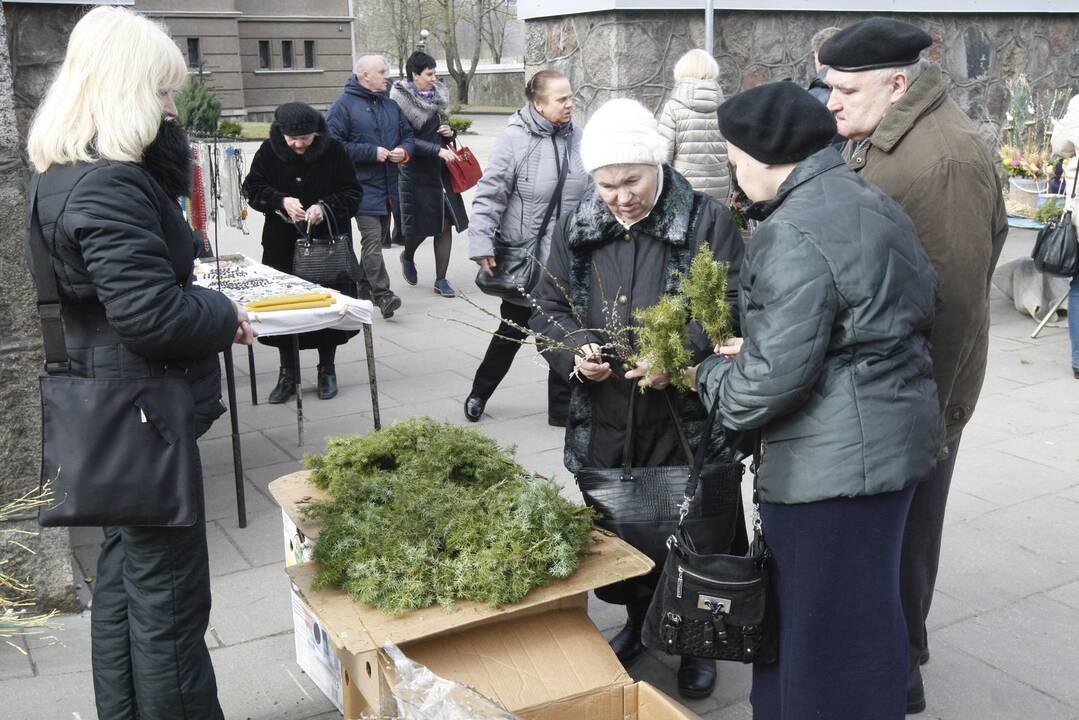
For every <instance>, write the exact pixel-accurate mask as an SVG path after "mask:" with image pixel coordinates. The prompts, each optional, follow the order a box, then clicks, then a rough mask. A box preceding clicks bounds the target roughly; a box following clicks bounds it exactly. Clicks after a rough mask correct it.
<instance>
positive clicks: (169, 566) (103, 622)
mask: <svg viewBox="0 0 1079 720" xmlns="http://www.w3.org/2000/svg"><path fill="white" fill-rule="evenodd" d="M200 495H201V491H200ZM104 532H105V540H104V542H103V543H102V545H101V556H100V557H99V558H98V563H97V581H96V586H95V587H94V602H93V606H92V608H91V611H90V627H91V630H90V633H91V648H92V650H91V654H92V664H93V678H94V695H95V698H96V702H97V714H98V717H100V718H102V719H104V718H108V720H223V718H224V715H223V714H222V712H221V706H220V705H219V704H218V702H217V681H216V679H215V677H214V669H213V665H212V664H211V662H210V653H209V650H208V649H207V648H206V642H205V640H204V636H205V635H206V628H207V625H208V624H209V621H210V566H209V556H208V554H207V550H206V519H205V516H204V504H203V501H202V500H201V498H200V501H199V518H198V520H197V521H196V522H195V524H194V525H192V526H191V527H184V528H151V527H139V528H133V527H106V528H104Z"/></svg>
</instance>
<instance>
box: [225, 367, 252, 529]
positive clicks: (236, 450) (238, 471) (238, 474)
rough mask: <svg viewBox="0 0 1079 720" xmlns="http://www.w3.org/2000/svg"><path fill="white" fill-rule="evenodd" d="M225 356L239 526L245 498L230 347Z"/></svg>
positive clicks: (243, 516)
mask: <svg viewBox="0 0 1079 720" xmlns="http://www.w3.org/2000/svg"><path fill="white" fill-rule="evenodd" d="M222 355H224V356H225V381H226V382H225V384H226V386H227V388H228V397H229V422H230V423H231V425H232V472H233V475H234V476H235V478H236V516H237V519H238V520H239V522H240V527H242V528H245V527H247V499H246V498H245V497H244V463H243V456H242V455H241V453H240V418H239V414H238V411H237V409H236V368H235V367H233V364H232V348H231V347H230V348H229V349H228V350H226V351H225V352H223V353H222Z"/></svg>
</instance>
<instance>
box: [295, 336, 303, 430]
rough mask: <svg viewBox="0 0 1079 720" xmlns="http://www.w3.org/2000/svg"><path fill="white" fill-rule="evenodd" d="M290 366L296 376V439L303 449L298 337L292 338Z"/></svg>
mask: <svg viewBox="0 0 1079 720" xmlns="http://www.w3.org/2000/svg"><path fill="white" fill-rule="evenodd" d="M292 364H293V367H294V368H295V375H296V438H297V442H298V443H299V444H300V447H303V385H301V384H300V336H299V335H298V334H297V335H293V336H292Z"/></svg>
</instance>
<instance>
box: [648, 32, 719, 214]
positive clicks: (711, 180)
mask: <svg viewBox="0 0 1079 720" xmlns="http://www.w3.org/2000/svg"><path fill="white" fill-rule="evenodd" d="M718 77H719V65H718V64H717V63H716V61H715V59H714V58H713V57H712V56H711V55H709V54H708V53H706V52H705V51H704V50H697V49H694V50H690V51H689V52H687V53H686V54H685V55H683V56H682V57H681V58H680V59H679V60H678V63H677V64H676V65H675V66H674V83H675V85H674V90H672V91H671V97H670V99H669V100H667V103H666V105H664V106H663V111H662V112H661V113H660V117H659V131H660V133H662V135H663V137H664V138H666V140H667V162H668V164H670V165H672V166H673V167H674V169H675V170H677V171H678V172H680V173H681V174H682V175H683V176H684V177H685V178H686V180H689V184H690V185H692V186H693V189H694V190H699V191H700V192H705V193H708V194H709V195H711V196H713V197H715V198H717V199H718V200H720V201H721V202H723V203H726V202H727V201H728V199H729V196H730V192H731V178H730V168H729V167H728V166H727V143H725V142H724V141H723V135H722V134H721V133H720V132H719V121H718V120H717V119H716V110H718V109H719V106H720V104H721V103H722V102H723V91H722V90H720V88H719V83H718V82H717V78H718Z"/></svg>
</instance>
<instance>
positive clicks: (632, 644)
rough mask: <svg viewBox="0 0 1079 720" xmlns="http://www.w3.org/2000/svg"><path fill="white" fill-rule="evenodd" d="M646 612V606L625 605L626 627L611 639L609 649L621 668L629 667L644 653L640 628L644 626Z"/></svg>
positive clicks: (636, 604)
mask: <svg viewBox="0 0 1079 720" xmlns="http://www.w3.org/2000/svg"><path fill="white" fill-rule="evenodd" d="M647 612H648V606H647V605H641V604H639V603H631V604H629V605H626V625H625V627H623V628H622V629H621V630H619V631H618V634H617V635H615V636H614V637H613V638H611V642H610V645H611V649H612V650H614V654H615V655H617V656H618V661H619V662H621V663H622V666H623V667H629V666H630V665H632V664H633V662H634V661H635V660H636V659H637V658H639V657H640V656H641V653H643V652H644V645H642V644H641V628H642V627H643V626H644V616H645V615H646V614H647Z"/></svg>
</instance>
